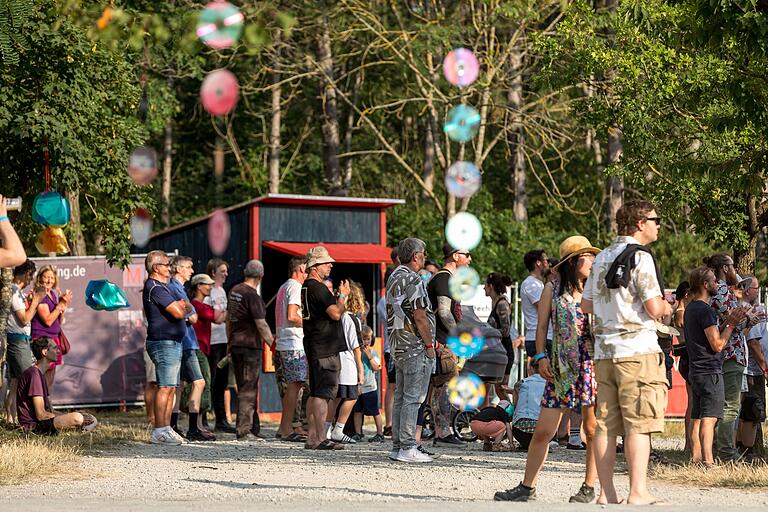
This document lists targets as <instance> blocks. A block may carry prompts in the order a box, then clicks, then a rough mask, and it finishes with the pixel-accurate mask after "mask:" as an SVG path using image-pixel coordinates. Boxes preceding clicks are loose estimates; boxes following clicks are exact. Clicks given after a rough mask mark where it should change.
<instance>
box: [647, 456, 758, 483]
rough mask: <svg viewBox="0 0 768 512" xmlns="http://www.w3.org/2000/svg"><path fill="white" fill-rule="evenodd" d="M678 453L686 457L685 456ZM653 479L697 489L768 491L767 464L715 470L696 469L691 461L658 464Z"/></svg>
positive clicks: (732, 465) (719, 467)
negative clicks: (767, 488) (762, 489)
mask: <svg viewBox="0 0 768 512" xmlns="http://www.w3.org/2000/svg"><path fill="white" fill-rule="evenodd" d="M677 453H679V454H681V455H682V452H677ZM665 455H668V454H665ZM685 458H686V459H687V456H686V457H685ZM651 478H654V479H656V480H663V481H664V482H667V483H674V484H678V485H687V486H691V485H693V486H696V487H729V488H735V489H755V488H765V487H768V464H766V462H765V461H759V462H754V463H752V464H738V463H737V464H734V463H727V464H722V465H717V466H714V467H711V468H705V467H702V466H693V465H691V464H689V463H688V462H687V461H686V462H684V463H677V464H675V463H672V464H658V465H655V466H653V468H652V469H651Z"/></svg>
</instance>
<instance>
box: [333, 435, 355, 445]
mask: <svg viewBox="0 0 768 512" xmlns="http://www.w3.org/2000/svg"><path fill="white" fill-rule="evenodd" d="M330 439H331V441H334V442H336V443H342V444H355V443H357V441H355V440H354V439H352V438H351V437H349V436H348V435H347V434H344V433H342V434H341V435H340V436H336V437H334V436H333V435H332V436H331V437H330Z"/></svg>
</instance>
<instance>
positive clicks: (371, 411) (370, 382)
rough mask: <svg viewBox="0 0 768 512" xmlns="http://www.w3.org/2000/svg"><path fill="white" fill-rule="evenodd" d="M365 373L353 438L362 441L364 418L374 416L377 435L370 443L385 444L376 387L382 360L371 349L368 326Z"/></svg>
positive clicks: (366, 328)
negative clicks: (377, 373)
mask: <svg viewBox="0 0 768 512" xmlns="http://www.w3.org/2000/svg"><path fill="white" fill-rule="evenodd" d="M361 334H362V335H363V347H362V348H363V372H364V380H363V386H362V394H361V395H360V398H358V399H357V403H355V407H354V409H352V412H353V413H354V421H355V435H354V436H353V437H352V438H353V439H355V440H356V441H360V440H362V439H363V438H364V436H363V416H364V415H365V416H373V421H374V422H375V423H376V435H375V436H373V437H372V438H370V439H369V440H368V442H369V443H383V442H384V431H383V428H382V423H381V415H380V414H379V393H378V391H377V390H378V387H377V385H376V372H378V371H379V370H380V369H381V360H380V359H379V354H378V353H377V352H376V351H375V350H373V349H372V348H371V341H373V330H371V328H370V327H368V326H367V325H366V326H364V327H363V329H362V333H361Z"/></svg>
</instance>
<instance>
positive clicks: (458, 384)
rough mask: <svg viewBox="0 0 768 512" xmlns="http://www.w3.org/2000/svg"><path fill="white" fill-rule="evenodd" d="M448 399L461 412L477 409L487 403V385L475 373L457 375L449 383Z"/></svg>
mask: <svg viewBox="0 0 768 512" xmlns="http://www.w3.org/2000/svg"><path fill="white" fill-rule="evenodd" d="M448 399H449V400H450V401H451V404H452V405H453V406H454V407H456V408H457V409H458V410H460V411H471V410H474V409H477V408H478V407H480V406H481V405H482V404H483V402H484V401H485V384H483V381H482V379H480V377H478V376H477V375H475V374H474V373H470V374H467V375H457V376H456V377H454V378H452V379H451V380H450V381H449V382H448Z"/></svg>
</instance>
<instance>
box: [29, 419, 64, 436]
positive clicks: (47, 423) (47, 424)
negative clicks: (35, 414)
mask: <svg viewBox="0 0 768 512" xmlns="http://www.w3.org/2000/svg"><path fill="white" fill-rule="evenodd" d="M32 433H33V434H37V435H39V436H55V435H57V434H58V433H59V431H58V430H56V426H55V425H54V424H53V418H50V419H47V420H43V421H38V422H37V424H36V425H35V428H34V429H33V430H32Z"/></svg>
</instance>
